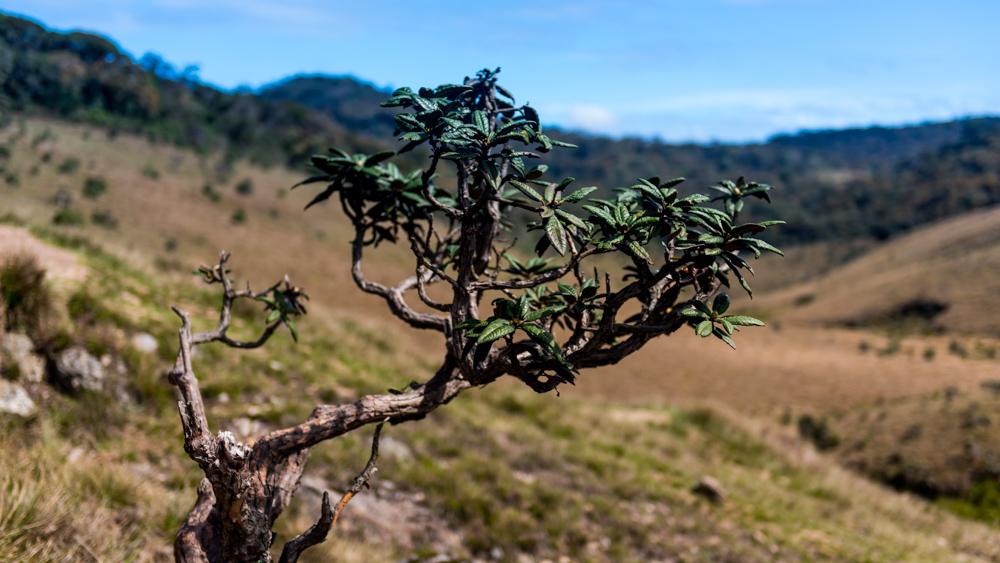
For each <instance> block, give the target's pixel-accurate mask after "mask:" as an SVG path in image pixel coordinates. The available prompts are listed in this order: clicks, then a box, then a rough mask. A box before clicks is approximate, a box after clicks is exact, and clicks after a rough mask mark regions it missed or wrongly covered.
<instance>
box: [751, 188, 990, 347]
mask: <svg viewBox="0 0 1000 563" xmlns="http://www.w3.org/2000/svg"><path fill="white" fill-rule="evenodd" d="M998 270H1000V209H997V208H994V209H990V210H985V211H978V212H974V213H968V214H965V215H962V216H960V217H956V218H954V219H948V220H945V221H941V222H939V223H935V224H933V225H930V226H928V227H924V228H921V229H918V230H916V231H914V232H912V233H910V234H907V235H904V236H901V237H899V238H897V239H893V240H891V241H890V242H888V243H887V244H884V245H882V246H880V247H878V248H876V249H874V250H873V251H872V252H870V253H868V254H866V255H864V256H863V257H861V258H859V259H857V260H855V261H853V262H851V263H850V264H847V265H846V266H844V267H842V268H838V269H836V270H834V271H832V272H830V273H828V274H827V275H825V276H822V277H820V278H819V279H816V280H812V281H808V282H806V283H803V284H799V285H795V286H793V287H789V288H786V289H784V290H781V291H776V292H773V293H772V294H770V295H766V296H763V297H762V298H761V299H760V301H759V303H755V304H754V305H755V306H756V307H759V308H761V309H766V310H770V311H771V312H772V314H773V315H774V316H775V317H777V318H780V319H782V320H785V321H787V322H799V323H802V322H809V323H818V324H833V323H850V322H859V321H860V322H864V321H866V320H877V319H878V318H879V317H880V316H886V315H887V314H891V312H892V311H893V310H896V309H898V308H899V307H900V306H901V305H903V304H905V303H907V302H910V301H914V300H933V301H939V302H942V303H943V304H945V305H947V306H948V308H947V309H946V310H945V311H944V312H943V313H941V314H940V316H938V317H936V318H934V319H933V322H932V324H933V327H934V328H938V329H943V330H945V331H948V332H951V333H959V334H963V333H975V334H990V335H994V336H1000V300H997V299H996V298H995V296H996V295H997V294H998V293H1000V278H998V277H997V275H996V273H997V271H998Z"/></svg>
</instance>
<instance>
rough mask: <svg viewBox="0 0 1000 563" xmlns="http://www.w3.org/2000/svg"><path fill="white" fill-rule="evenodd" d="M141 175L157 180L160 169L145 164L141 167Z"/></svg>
mask: <svg viewBox="0 0 1000 563" xmlns="http://www.w3.org/2000/svg"><path fill="white" fill-rule="evenodd" d="M142 175H143V176H145V177H147V178H149V179H150V180H159V179H160V171H159V170H157V169H156V167H155V166H153V165H152V164H147V165H145V166H143V167H142Z"/></svg>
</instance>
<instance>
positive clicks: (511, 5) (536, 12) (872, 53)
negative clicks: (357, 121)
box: [2, 0, 1000, 142]
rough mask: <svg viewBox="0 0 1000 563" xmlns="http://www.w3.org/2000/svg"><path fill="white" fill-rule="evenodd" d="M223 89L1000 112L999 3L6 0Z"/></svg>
mask: <svg viewBox="0 0 1000 563" xmlns="http://www.w3.org/2000/svg"><path fill="white" fill-rule="evenodd" d="M2 9H3V10H4V11H5V12H8V13H14V14H19V15H25V16H28V17H31V18H34V19H36V20H38V21H40V22H42V23H44V24H45V25H47V26H49V27H51V28H54V29H59V30H69V29H81V30H85V31H91V32H97V33H101V34H103V35H106V36H108V37H110V38H111V39H113V40H115V41H116V42H118V44H119V45H121V47H122V48H123V49H125V50H126V51H128V52H130V53H132V54H133V55H135V56H136V57H139V56H141V55H142V54H144V53H146V52H154V53H157V54H159V55H161V56H162V57H163V58H164V59H166V60H167V61H168V62H171V63H173V64H174V65H175V66H177V67H179V68H183V67H184V66H186V65H189V64H194V65H198V66H199V67H200V76H201V78H202V80H204V81H206V82H210V83H213V84H216V85H219V86H221V87H225V88H234V87H237V86H240V85H249V86H251V87H258V86H261V85H263V84H267V83H269V82H273V81H275V80H279V79H281V78H284V77H286V76H289V75H292V74H296V73H303V72H305V73H327V74H351V75H354V76H357V77H359V78H361V79H364V80H367V81H370V82H372V83H374V84H375V85H376V86H380V87H397V86H413V87H416V86H434V85H437V84H440V83H444V82H457V81H459V80H461V79H462V77H463V76H465V75H467V74H471V73H473V72H475V71H476V70H478V69H480V68H483V67H490V68H493V67H496V66H500V67H502V68H503V72H502V73H501V84H503V85H505V86H506V87H507V88H508V89H509V90H511V91H512V92H513V93H514V94H515V95H517V96H518V99H519V101H528V102H530V103H531V104H532V105H533V106H535V107H536V108H538V110H539V112H540V113H541V115H542V118H543V121H545V122H547V123H552V124H558V125H561V126H564V127H567V128H572V129H578V130H585V131H589V132H592V133H598V134H608V135H612V136H622V135H637V136H642V137H657V138H660V139H663V140H666V141H671V142H677V141H698V142H708V141H723V142H743V141H759V140H764V139H766V138H767V137H769V136H771V135H774V134H777V133H788V132H795V131H799V130H802V129H823V128H843V127H858V126H869V125H873V124H878V125H900V124H909V123H919V122H922V121H935V120H946V119H951V118H954V117H963V116H974V115H1000V41H998V40H997V28H996V26H997V24H998V23H1000V1H998V0H950V1H949V2H941V1H934V2H931V1H923V0H909V1H902V0H864V1H858V0H665V1H660V2H633V1H629V0H618V1H603V0H571V1H564V0H549V1H548V2H517V1H512V2H504V3H499V2H469V1H462V2H458V1H439V2H398V3H397V2H382V3H378V2H352V3H347V2H340V1H337V0H283V1H282V2H274V1H266V0H88V1H86V2H81V1H80V0H6V1H5V2H4V4H3V7H2Z"/></svg>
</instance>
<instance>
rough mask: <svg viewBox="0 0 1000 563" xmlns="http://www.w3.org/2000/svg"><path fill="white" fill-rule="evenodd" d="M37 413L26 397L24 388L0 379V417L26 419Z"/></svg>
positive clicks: (29, 399)
mask: <svg viewBox="0 0 1000 563" xmlns="http://www.w3.org/2000/svg"><path fill="white" fill-rule="evenodd" d="M37 412H38V407H36V406H35V402H34V401H32V400H31V397H29V396H28V393H27V391H25V390H24V387H21V386H20V385H18V384H17V383H11V382H10V381H7V380H6V379H0V415H4V414H13V415H17V416H21V417H25V418H28V417H32V416H34V415H35V413H37Z"/></svg>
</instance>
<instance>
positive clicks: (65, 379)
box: [52, 346, 107, 393]
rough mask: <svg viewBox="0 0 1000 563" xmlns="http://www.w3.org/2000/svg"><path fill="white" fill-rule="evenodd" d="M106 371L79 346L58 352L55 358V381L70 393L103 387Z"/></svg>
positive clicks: (99, 390) (96, 389) (100, 389)
mask: <svg viewBox="0 0 1000 563" xmlns="http://www.w3.org/2000/svg"><path fill="white" fill-rule="evenodd" d="M106 375H107V374H106V372H105V370H104V366H102V365H101V362H100V361H99V360H98V359H97V358H95V357H94V356H92V355H90V353H89V352H87V351H86V350H84V349H83V348H82V347H80V346H73V347H70V348H67V349H65V350H63V351H62V352H59V353H58V354H57V355H56V359H55V373H53V374H52V376H53V378H54V379H55V381H56V383H58V384H59V385H61V386H62V387H63V388H64V389H66V390H67V391H70V392H71V393H79V392H80V391H93V392H95V393H99V392H101V391H102V390H103V389H104V385H105V376H106Z"/></svg>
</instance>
